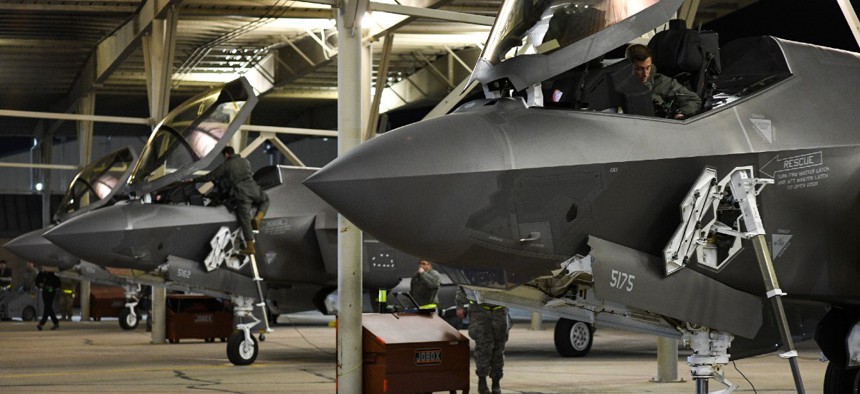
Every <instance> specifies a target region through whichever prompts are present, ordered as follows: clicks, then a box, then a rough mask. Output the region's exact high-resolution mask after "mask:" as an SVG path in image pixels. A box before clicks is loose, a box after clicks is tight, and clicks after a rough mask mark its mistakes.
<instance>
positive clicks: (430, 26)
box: [0, 0, 755, 136]
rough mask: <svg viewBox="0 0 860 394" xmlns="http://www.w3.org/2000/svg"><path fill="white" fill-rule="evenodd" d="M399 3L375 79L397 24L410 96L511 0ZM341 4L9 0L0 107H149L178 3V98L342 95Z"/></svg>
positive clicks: (393, 77) (1, 20)
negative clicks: (216, 87)
mask: <svg viewBox="0 0 860 394" xmlns="http://www.w3.org/2000/svg"><path fill="white" fill-rule="evenodd" d="M754 1H755V0H700V1H699V0H692V1H689V3H690V4H696V3H698V8H697V10H698V13H697V15H698V17H697V23H698V22H706V21H708V20H711V19H714V18H718V17H720V16H723V15H725V14H727V13H730V12H733V11H734V10H737V9H739V8H742V7H744V6H747V5H749V4H751V3H753V2H754ZM394 3H395V2H394V0H379V1H374V2H371V6H370V8H371V9H375V10H376V11H374V12H372V14H371V16H370V17H369V19H367V20H366V22H365V23H368V24H369V25H371V26H372V28H371V30H372V31H373V32H374V34H373V36H374V37H375V39H373V40H371V41H372V42H373V45H372V46H371V48H372V52H373V70H374V71H373V78H374V80H375V79H376V75H377V72H378V65H379V63H380V62H379V61H380V58H381V55H382V52H383V51H382V49H383V48H384V45H383V40H382V37H383V36H384V34H385V31H386V30H385V29H390V30H388V31H391V32H394V33H395V36H394V39H393V45H392V48H391V52H390V53H391V54H390V61H389V66H388V70H387V77H386V85H387V86H390V87H393V86H394V85H396V84H398V83H400V84H401V85H403V86H404V87H403V88H402V89H403V90H411V91H412V92H411V93H409V95H410V96H422V97H404V95H406V93H404V92H403V91H401V92H400V93H397V92H396V89H389V90H391V91H392V92H394V96H396V97H397V98H396V100H395V101H397V100H399V101H403V102H406V103H407V104H408V103H413V102H416V101H421V100H422V99H423V100H438V99H439V98H441V96H440V94H439V92H440V91H441V92H442V93H444V91H446V90H450V89H451V88H452V87H453V86H455V85H456V84H457V83H459V82H460V79H462V78H464V77H463V75H467V74H468V67H471V62H473V61H474V57H475V56H476V54H477V52H479V49H477V48H478V47H479V46H480V45H481V44H482V43H483V41H484V39H485V38H486V34H487V32H488V31H489V26H488V25H487V23H488V21H491V20H492V18H493V17H494V16H495V15H496V14H497V13H498V10H499V7H500V6H501V3H502V1H501V0H400V1H398V3H399V5H402V6H410V7H414V8H415V9H411V12H413V13H414V14H421V13H420V12H418V11H420V9H438V10H442V11H450V12H449V13H448V15H447V17H448V19H461V18H467V21H468V22H469V23H462V22H456V21H451V20H439V19H435V18H434V19H431V18H427V17H409V18H407V17H405V16H398V15H395V14H392V13H388V12H382V10H387V9H389V8H390V7H391V6H393V5H395V4H394ZM336 4H337V0H317V1H313V2H301V1H285V0H182V1H180V0H149V1H132V0H103V1H92V0H88V1H75V0H62V1H59V0H57V1H52V0H6V1H3V2H0V70H2V72H0V86H2V87H3V92H2V94H0V110H13V111H40V112H54V113H66V112H74V111H75V103H76V101H77V100H78V99H79V98H80V97H81V95H82V94H86V93H94V94H95V95H96V105H95V107H96V108H95V113H96V114H98V115H110V116H129V117H138V118H147V117H149V113H148V109H147V107H146V103H147V101H146V97H147V82H146V81H147V78H146V71H145V70H146V68H145V64H144V63H145V62H144V50H143V49H142V48H143V46H142V45H141V41H142V37H144V36H147V35H149V34H150V32H151V29H152V27H151V26H152V21H153V20H156V19H158V18H163V17H164V13H165V12H166V11H165V10H168V9H172V10H174V12H175V15H176V17H175V18H176V28H175V58H174V61H173V69H172V70H171V73H172V77H171V81H172V82H171V89H172V92H171V95H172V97H174V102H177V98H178V99H181V98H185V97H188V96H190V95H193V94H195V93H198V92H200V91H202V90H203V89H204V88H205V87H207V86H210V85H212V84H215V83H218V82H221V81H224V80H228V79H232V78H234V77H235V76H236V75H237V74H242V73H246V72H249V71H251V70H254V69H255V68H256V69H258V70H264V74H266V75H267V76H268V78H269V79H270V80H271V81H272V82H274V84H275V88H274V89H272V90H271V91H270V92H269V93H268V94H267V95H266V96H265V98H264V99H263V101H262V103H264V104H265V103H268V105H263V106H262V107H261V108H269V110H270V111H272V110H273V109H272V108H277V107H278V106H289V108H292V109H301V108H307V107H312V106H315V105H319V103H321V101H320V100H336V97H337V87H336V85H337V65H336V61H335V60H334V59H335V56H336V54H337V40H336V35H337V31H336V27H335V25H334V19H333V18H334V16H335V13H334V12H335V11H333V8H332V5H335V6H336ZM386 6H388V8H386ZM454 13H456V14H454ZM464 14H465V15H464ZM452 15H453V16H452ZM457 15H459V16H457ZM469 16H474V18H472V19H468V17H469ZM434 62H435V64H436V65H435V66H434V67H431V66H430V65H431V64H434ZM93 64H95V65H96V66H95V71H93V68H92V67H93ZM419 73H424V74H425V75H423V76H421V75H419ZM373 83H374V84H375V82H373ZM428 85H437V86H431V87H428ZM442 95H444V94H442ZM329 102H330V101H329ZM402 104H403V103H401V104H398V105H402ZM261 111H263V110H261ZM258 121H259V122H262V123H270V124H271V125H274V126H277V124H274V123H277V121H276V120H270V119H267V116H265V114H262V113H261V114H260V115H259V116H257V114H256V112H255V119H254V122H255V123H256V122H258ZM66 123H72V122H66ZM36 127H38V124H37V120H35V119H31V118H21V117H15V116H0V135H5V136H11V135H15V136H32V135H34V134H35V129H36ZM67 129H69V130H73V129H74V128H73V126H71V127H67ZM97 132H98V129H97Z"/></svg>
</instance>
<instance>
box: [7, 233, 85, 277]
mask: <svg viewBox="0 0 860 394" xmlns="http://www.w3.org/2000/svg"><path fill="white" fill-rule="evenodd" d="M45 231H46V230H45V229H38V230H35V231H31V232H29V233H26V234H24V235H21V236H19V237H17V238H15V239H13V240H11V241H9V242H7V243H6V244H5V245H3V247H5V248H6V249H8V250H9V251H11V252H12V253H14V254H15V255H16V256H18V257H20V258H22V259H24V260H27V261H32V262H34V263H36V264H39V265H46V266H49V267H57V268H59V269H69V268H72V267H73V266H74V265H75V264H77V263H78V258H77V257H75V256H72V255H71V254H69V253H68V252H66V251H65V250H63V249H61V248H60V247H58V246H57V245H54V244H53V243H51V242H50V241H48V240H47V239H45V237H43V236H42V234H43V233H44V232H45Z"/></svg>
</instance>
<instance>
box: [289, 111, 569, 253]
mask: <svg viewBox="0 0 860 394" xmlns="http://www.w3.org/2000/svg"><path fill="white" fill-rule="evenodd" d="M493 116H498V115H491V116H482V115H480V114H473V113H465V114H455V115H449V116H446V117H443V118H441V119H436V120H431V121H426V122H421V123H418V124H413V125H409V126H406V127H403V128H400V129H398V130H395V131H392V132H390V133H389V134H385V135H382V136H380V137H377V138H376V139H373V140H370V141H368V142H367V143H364V144H362V145H361V146H359V147H357V148H355V149H353V150H352V151H350V152H349V153H348V154H347V155H345V156H343V157H342V158H340V159H338V160H336V161H334V162H332V163H330V164H329V165H328V166H326V167H325V168H323V169H322V170H320V171H319V172H317V173H316V174H315V175H313V176H311V177H310V178H309V179H308V180H306V181H305V185H306V186H308V187H309V188H310V189H311V190H313V191H314V192H316V193H317V194H319V195H320V196H322V198H323V199H325V200H326V201H327V202H329V203H330V204H331V205H332V206H334V207H335V209H337V210H338V211H339V212H340V213H341V214H343V215H344V216H346V217H347V218H349V220H351V221H352V222H353V223H355V224H356V225H357V226H358V227H360V228H361V229H362V230H364V231H366V232H368V233H370V234H371V235H373V236H374V237H376V238H378V239H379V240H380V241H382V242H385V243H387V244H389V245H391V246H394V247H395V248H397V249H400V250H402V251H404V252H407V253H409V254H412V255H416V256H420V257H423V258H427V259H430V260H433V261H437V262H442V263H444V262H457V263H458V264H461V265H465V266H471V267H474V268H476V269H487V268H494V269H498V268H499V267H503V266H505V265H508V266H511V265H514V264H516V265H527V263H528V262H532V261H543V262H547V261H558V260H559V259H560V257H559V256H558V255H557V254H555V251H554V250H553V248H552V245H551V242H550V237H549V234H547V231H545V230H542V228H537V229H534V228H530V227H528V226H525V227H523V226H521V225H520V223H519V220H520V218H519V217H518V216H517V201H516V199H515V198H514V199H511V197H510V196H509V195H508V194H505V193H504V192H503V191H502V190H501V189H500V185H503V184H505V183H506V182H509V181H510V178H511V176H512V175H514V176H516V173H518V172H519V170H518V169H516V166H515V164H516V163H515V162H514V157H513V155H512V154H511V153H510V152H511V149H510V147H509V146H508V138H507V136H506V135H505V132H504V130H503V129H501V128H500V127H499V125H500V124H501V123H502V122H497V121H494V118H493ZM499 152H502V153H499ZM499 199H503V200H505V201H507V203H505V204H504V205H503V206H504V207H505V209H504V210H501V211H499V210H496V209H493V208H492V207H493V206H494V204H498V203H499V201H498V200H499ZM565 209H566V210H567V209H568V207H565ZM562 216H563V215H562ZM537 231H543V235H542V237H543V238H542V239H541V240H540V242H521V239H523V238H527V237H528V235H529V233H535V232H537ZM523 232H524V233H523ZM538 244H540V245H538ZM536 245H537V246H536ZM478 250H482V251H488V250H489V251H491V252H493V253H478V252H477V251H478ZM488 256H490V257H488ZM511 256H515V257H511ZM504 258H507V260H506V261H502V260H500V259H504Z"/></svg>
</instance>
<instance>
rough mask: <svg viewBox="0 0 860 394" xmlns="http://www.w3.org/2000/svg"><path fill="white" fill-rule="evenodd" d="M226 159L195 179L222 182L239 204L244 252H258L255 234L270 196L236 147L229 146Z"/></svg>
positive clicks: (225, 152) (230, 199)
mask: <svg viewBox="0 0 860 394" xmlns="http://www.w3.org/2000/svg"><path fill="white" fill-rule="evenodd" d="M221 154H222V155H224V162H223V163H221V165H219V166H218V167H216V168H215V169H214V170H212V171H211V172H209V173H208V174H206V175H203V176H199V177H197V178H194V180H193V182H195V183H196V182H214V181H216V180H217V181H218V182H219V183H220V185H221V186H222V187H224V188H225V189H226V190H227V194H228V196H227V199H228V200H229V201H230V202H232V203H233V204H235V206H236V218H237V219H239V225H240V226H241V227H242V235H244V236H245V249H242V253H243V254H254V253H256V248H255V245H254V233H253V230H252V227H253V229H255V230H258V229H259V228H260V223H261V222H262V221H263V216H265V215H266V210H267V209H269V196H268V195H267V194H266V192H265V191H263V189H262V188H261V187H260V185H258V184H257V182H256V181H255V180H254V174H253V173H252V172H251V163H249V162H248V160H246V159H244V158H242V156H239V155H237V154H236V153H235V151H234V150H233V148H231V147H229V146H227V147H225V148H224V149H223V150H222V151H221ZM252 206H254V207H257V214H256V216H254V223H253V226H252V223H251V207H252Z"/></svg>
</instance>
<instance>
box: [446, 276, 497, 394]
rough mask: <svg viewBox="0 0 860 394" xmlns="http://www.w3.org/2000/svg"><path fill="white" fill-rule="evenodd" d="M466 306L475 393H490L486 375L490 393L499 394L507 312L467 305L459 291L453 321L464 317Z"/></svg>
mask: <svg viewBox="0 0 860 394" xmlns="http://www.w3.org/2000/svg"><path fill="white" fill-rule="evenodd" d="M466 305H469V337H471V338H472V339H473V340H474V341H475V374H476V375H478V393H479V394H489V393H490V392H491V391H490V390H489V389H488V387H487V376H488V375H489V376H490V378H491V379H492V381H493V385H492V393H493V394H500V393H501V392H502V389H501V386H500V381H501V380H502V376H503V375H504V374H503V372H504V367H505V342H507V341H508V308H506V307H503V306H500V305H492V304H478V303H476V302H474V301H470V300H469V299H468V298H466V292H465V291H463V288H462V287H461V288H459V289H457V317H460V318H463V317H465V307H466Z"/></svg>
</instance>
